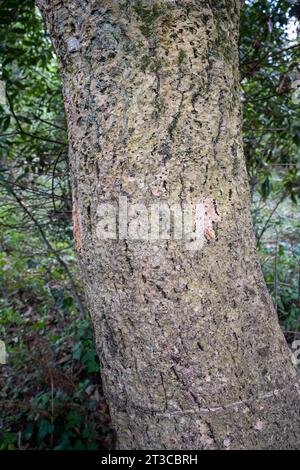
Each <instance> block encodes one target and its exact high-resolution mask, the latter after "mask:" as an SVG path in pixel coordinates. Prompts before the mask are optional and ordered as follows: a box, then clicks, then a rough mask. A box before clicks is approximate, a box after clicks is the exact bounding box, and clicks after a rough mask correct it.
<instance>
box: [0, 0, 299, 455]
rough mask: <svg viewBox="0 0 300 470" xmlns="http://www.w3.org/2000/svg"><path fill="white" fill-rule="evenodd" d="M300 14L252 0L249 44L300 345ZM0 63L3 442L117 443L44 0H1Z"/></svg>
mask: <svg viewBox="0 0 300 470" xmlns="http://www.w3.org/2000/svg"><path fill="white" fill-rule="evenodd" d="M299 18H300V3H299V2H297V1H292V0H289V1H280V0H278V1H275V0H274V1H273V0H260V1H246V2H245V3H244V6H243V12H242V21H241V41H240V62H241V85H242V100H243V112H244V143H245V155H246V159H247V167H248V173H249V181H250V187H251V194H252V202H253V217H254V224H255V230H256V234H257V240H258V246H259V250H260V255H261V261H262V267H263V271H264V275H265V279H266V282H267V285H268V287H269V290H270V292H271V294H272V296H273V299H274V303H275V306H276V309H277V313H278V316H279V319H280V322H281V325H282V328H283V329H284V331H285V334H286V337H287V340H288V341H289V342H290V343H292V341H293V339H295V338H297V337H298V336H299V331H300V321H299V308H300V287H299V278H300V270H299V260H300V243H299V226H300V221H299V216H298V207H297V203H298V199H299V195H300V181H299V143H300V119H299V118H300V110H299V103H300V98H299V84H300V81H299V80H300V70H299V46H298V44H299V30H298V29H297V28H298V25H299ZM0 67H1V68H0V197H1V206H0V229H1V232H0V278H1V283H0V297H1V298H0V339H1V340H4V341H5V343H6V347H7V351H8V364H7V365H5V366H0V449H12V450H14V449H57V450H59V449H96V448H98V449H99V448H111V447H113V446H114V433H113V432H112V431H111V429H110V425H109V415H108V410H107V407H106V404H105V401H104V399H103V394H102V387H101V379H100V374H99V363H98V360H97V355H96V350H95V345H94V339H93V333H92V328H91V324H90V320H89V317H88V314H87V312H86V309H85V306H84V300H83V295H82V290H81V285H80V279H79V276H78V273H77V270H76V261H75V254H74V246H73V236H72V220H71V207H72V205H71V192H70V183H69V176H68V154H67V135H66V122H65V115H64V108H63V101H62V94H61V83H60V77H59V70H58V64H57V60H56V57H55V55H54V52H53V49H52V46H51V42H50V39H49V37H48V35H47V32H46V31H45V28H44V24H43V21H42V19H41V16H40V15H39V12H38V11H37V9H36V8H35V6H34V2H33V1H32V0H2V1H1V0H0ZM299 338H300V336H299ZM100 372H101V371H100Z"/></svg>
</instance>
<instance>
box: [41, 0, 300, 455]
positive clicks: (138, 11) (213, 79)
mask: <svg viewBox="0 0 300 470" xmlns="http://www.w3.org/2000/svg"><path fill="white" fill-rule="evenodd" d="M38 4H39V6H40V8H41V11H42V13H43V15H44V17H45V19H46V22H47V25H48V28H49V31H50V34H51V37H52V40H53V43H54V46H55V49H56V52H57V54H58V56H59V59H60V63H61V74H62V79H63V92H64V99H65V107H66V113H67V120H68V135H69V145H70V163H71V172H72V184H73V194H74V225H75V237H76V244H77V251H78V257H79V262H80V267H81V272H82V277H83V279H84V283H85V289H86V296H87V299H88V303H89V307H90V312H91V316H92V320H93V324H94V328H95V335H96V340H97V347H98V351H99V357H100V361H101V365H102V379H103V383H104V387H105V394H106V398H107V401H108V403H109V407H110V413H111V418H112V423H113V426H114V427H115V429H116V431H117V436H118V444H117V445H118V448H119V449H168V450H172V449H279V448H299V447H300V437H299V379H298V375H297V372H296V370H295V368H294V366H293V365H292V362H291V353H290V351H289V349H288V347H287V344H286V342H285V339H284V336H283V334H282V332H281V330H280V327H279V324H278V320H277V317H276V314H275V311H274V308H273V305H272V301H271V299H270V297H269V295H268V292H267V289H266V285H265V282H264V280H263V276H262V273H261V268H260V264H259V261H258V257H257V253H256V242H255V238H254V234H253V228H252V221H251V215H250V201H249V191H248V184H247V176H246V170H245V163H244V157H243V150H242V141H241V112H240V90H239V72H238V50H237V49H238V30H239V8H240V2H239V1H238V0H226V1H223V0H211V1H201V0H177V1H175V0H172V1H171V0H165V1H152V0H147V1H130V0H129V1H122V0H120V1H114V0H103V1H94V0H91V1H84V0H69V1H68V0H66V1H58V0H52V1H51V0H48V1H47V0H40V1H39V2H38ZM120 195H122V196H127V197H128V200H129V201H130V202H133V203H144V204H146V205H149V204H151V203H153V202H159V201H168V202H169V203H172V202H174V203H178V201H180V203H185V202H193V201H196V200H199V199H201V200H204V201H206V204H207V221H206V223H207V227H206V231H205V237H206V239H205V245H204V247H203V248H202V250H199V251H190V250H187V249H186V246H185V244H184V243H181V242H180V241H178V240H177V241H176V240H172V239H171V240H161V241H156V242H155V241H154V242H149V241H138V240H102V241H101V240H99V238H98V237H97V235H96V226H97V223H98V216H97V206H98V204H99V203H101V202H107V201H117V200H118V198H119V196H120Z"/></svg>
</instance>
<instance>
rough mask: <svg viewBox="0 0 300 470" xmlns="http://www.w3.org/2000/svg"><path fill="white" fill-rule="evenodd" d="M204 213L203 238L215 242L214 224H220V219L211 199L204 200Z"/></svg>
mask: <svg viewBox="0 0 300 470" xmlns="http://www.w3.org/2000/svg"><path fill="white" fill-rule="evenodd" d="M204 204H205V212H204V236H205V238H206V240H208V241H210V240H215V239H216V232H215V229H214V224H216V223H218V222H220V220H221V218H220V216H219V214H218V212H217V208H216V204H215V202H214V201H213V200H212V199H206V201H205V203H204Z"/></svg>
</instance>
